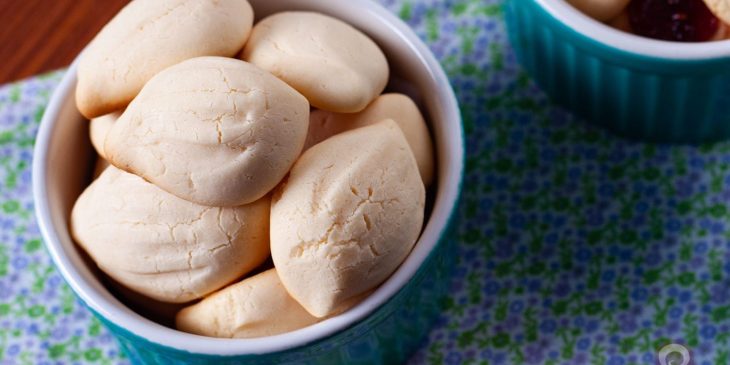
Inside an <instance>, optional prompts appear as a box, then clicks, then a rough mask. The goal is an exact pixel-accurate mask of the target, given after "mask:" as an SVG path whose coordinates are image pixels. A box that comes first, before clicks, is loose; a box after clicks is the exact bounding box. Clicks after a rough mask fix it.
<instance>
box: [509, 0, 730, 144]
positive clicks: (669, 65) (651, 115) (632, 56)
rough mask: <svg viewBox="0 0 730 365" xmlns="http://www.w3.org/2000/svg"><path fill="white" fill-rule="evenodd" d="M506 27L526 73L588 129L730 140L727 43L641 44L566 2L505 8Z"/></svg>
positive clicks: (661, 138) (658, 138)
mask: <svg viewBox="0 0 730 365" xmlns="http://www.w3.org/2000/svg"><path fill="white" fill-rule="evenodd" d="M505 20H506V23H507V27H508V31H509V38H510V41H511V43H512V46H513V48H514V49H515V52H516V55H517V58H518V60H519V61H520V63H521V64H522V66H523V67H524V68H525V69H526V70H527V71H528V72H529V73H530V74H531V75H532V77H533V78H534V80H535V81H536V82H537V84H538V85H539V86H540V87H541V88H542V89H543V90H544V91H545V92H546V93H547V94H548V95H549V96H550V97H551V98H552V99H553V100H554V101H555V102H557V103H559V104H561V105H563V106H565V107H567V108H568V109H570V110H572V111H574V112H575V113H576V114H577V115H579V116H581V117H583V118H584V119H586V120H587V121H589V122H590V123H594V124H598V125H600V126H603V127H606V128H608V129H610V130H612V131H615V132H617V133H619V134H621V135H624V136H629V137H633V138H638V139H641V140H646V141H655V142H683V143H696V142H708V141H715V140H720V139H726V138H730V41H728V40H725V41H718V42H703V43H693V44H690V43H679V42H667V41H658V40H653V39H648V38H643V37H639V36H636V35H633V34H629V33H626V32H622V31H619V30H616V29H613V28H611V27H609V26H607V25H604V24H602V23H600V22H597V21H595V20H593V19H591V18H589V17H588V16H586V15H584V14H583V13H581V12H580V11H578V10H576V9H575V8H573V7H572V6H570V5H569V4H568V3H567V2H566V1H564V0H506V3H505Z"/></svg>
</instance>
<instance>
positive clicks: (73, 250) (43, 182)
mask: <svg viewBox="0 0 730 365" xmlns="http://www.w3.org/2000/svg"><path fill="white" fill-rule="evenodd" d="M249 1H250V3H251V5H252V6H253V8H254V10H255V13H256V18H257V19H260V18H262V17H264V16H266V15H269V14H271V13H275V12H280V11H285V10H309V11H318V12H321V13H325V14H329V15H332V16H334V17H337V18H340V19H342V20H344V21H346V22H348V23H350V24H352V25H353V26H355V27H357V28H359V29H360V30H362V31H364V32H365V33H367V34H368V35H369V36H370V37H372V38H373V39H374V40H375V41H376V42H377V43H378V44H379V45H380V47H381V48H382V49H383V51H384V52H385V54H386V55H387V56H388V59H389V63H390V65H391V83H390V84H389V86H388V89H389V90H390V91H398V92H403V93H406V94H409V95H410V96H411V97H412V98H413V99H414V100H415V101H416V102H417V103H418V105H419V106H420V107H421V110H422V111H423V112H424V114H426V118H427V120H428V121H429V124H430V125H429V127H430V130H431V134H432V136H433V138H434V146H435V155H436V160H437V161H436V162H437V178H436V181H435V184H434V187H432V190H434V191H435V194H434V195H433V199H432V201H433V206H432V209H431V215H430V218H429V219H428V221H427V223H426V224H425V226H424V227H425V228H424V231H423V233H422V235H421V238H420V239H419V242H418V243H417V244H416V246H415V248H414V250H413V251H412V252H411V254H410V256H409V257H408V259H407V260H406V262H404V263H403V264H402V265H401V267H400V268H399V269H398V270H397V271H396V273H394V274H393V275H392V276H391V277H390V278H389V279H388V281H386V282H385V283H384V284H382V285H381V286H380V287H379V288H378V289H377V290H376V291H375V292H374V293H373V294H371V295H370V296H369V297H368V298H367V299H366V300H364V301H363V302H362V303H360V304H359V305H357V306H356V307H354V308H352V309H351V310H349V311H347V312H345V313H343V314H341V315H339V316H336V317H333V318H330V319H327V320H325V321H323V322H320V323H318V324H316V325H313V326H310V327H307V328H304V329H301V330H297V331H293V332H289V333H286V334H282V335H277V336H270V337H265V338H257V339H215V338H208V337H202V336H197V335H192V334H187V333H183V332H180V331H176V330H174V329H171V328H168V327H165V326H163V325H160V324H158V323H156V322H153V321H151V320H149V319H147V318H145V317H143V316H141V315H140V314H138V313H136V312H134V311H132V310H131V309H129V308H128V307H127V306H125V305H124V304H122V303H121V302H120V301H119V300H118V299H117V298H116V297H115V296H114V295H112V293H111V292H110V291H109V290H108V289H107V288H106V287H105V285H103V283H102V281H100V279H99V278H98V276H97V273H96V272H95V271H96V268H95V267H93V265H92V268H90V266H89V265H87V264H86V263H85V260H84V254H83V253H82V252H80V249H79V248H77V246H76V245H75V244H74V243H73V241H72V239H71V237H70V235H69V231H68V217H69V214H70V211H71V208H72V206H73V203H74V201H75V200H76V198H77V197H78V195H79V194H80V193H81V191H83V189H84V188H85V187H86V186H87V185H88V183H89V181H90V177H91V171H92V170H93V169H92V162H93V158H94V157H93V156H94V152H93V149H92V147H91V145H90V142H89V139H88V121H86V120H85V119H84V118H83V117H82V116H81V115H80V114H79V113H78V111H77V110H76V107H75V100H74V94H75V92H74V88H75V84H76V75H75V74H76V67H75V64H74V65H72V66H71V68H70V70H69V72H68V73H67V74H66V76H65V78H64V79H63V81H62V82H61V85H60V86H59V87H58V89H57V90H56V93H55V94H54V96H53V98H52V100H51V103H50V104H49V106H48V108H47V111H46V114H45V116H44V119H43V122H42V125H41V129H40V132H39V135H38V139H37V142H36V151H35V161H34V167H33V169H34V170H33V175H34V176H33V184H34V195H35V199H36V211H37V216H38V221H39V225H40V227H41V231H42V232H43V235H44V238H45V241H46V245H47V247H48V250H49V252H50V254H51V256H52V258H53V260H54V262H55V263H56V265H57V267H58V268H59V270H60V272H61V274H62V275H63V276H64V278H65V279H66V281H67V282H68V283H69V284H70V285H71V287H72V288H73V290H74V291H75V292H76V293H77V294H78V295H79V297H80V298H81V299H82V300H83V301H84V302H85V303H86V304H87V305H88V306H89V307H91V308H92V309H93V310H94V311H96V312H97V313H98V314H100V315H101V316H103V317H105V318H106V319H107V320H109V321H111V322H113V323H116V324H118V325H119V326H121V327H123V328H125V329H126V330H127V331H129V332H131V333H133V334H136V335H138V336H140V337H143V338H146V339H147V340H149V341H152V342H155V343H158V344H161V345H164V346H167V347H171V348H176V349H181V350H184V351H189V352H193V353H202V354H214V355H239V354H257V353H268V352H274V351H282V350H286V349H290V348H293V347H297V346H301V345H304V344H306V343H309V342H312V341H316V340H318V339H322V338H324V337H326V336H328V335H331V334H333V333H336V332H337V331H339V330H342V329H344V328H346V327H348V326H350V325H352V324H354V323H355V322H357V321H359V320H362V319H363V318H365V317H366V316H367V315H368V314H369V313H371V312H372V311H373V310H375V309H376V308H377V307H379V306H380V305H382V304H383V303H385V302H387V300H388V299H389V298H391V297H392V296H393V295H394V294H395V293H396V292H397V291H398V290H399V289H401V288H402V287H403V286H404V285H405V284H406V283H407V282H408V280H409V279H410V278H411V277H412V276H413V275H414V274H415V272H416V270H417V269H418V268H419V266H420V264H421V263H422V262H423V261H424V260H425V259H426V258H427V256H428V254H429V253H430V252H431V251H432V250H433V248H434V247H435V245H436V244H437V243H438V241H439V239H440V238H441V236H442V234H443V233H444V230H445V228H446V225H447V223H448V220H449V217H450V215H451V213H452V211H453V209H454V207H455V204H456V200H457V198H458V195H459V189H460V184H461V176H462V168H463V158H464V156H463V146H464V144H463V137H462V129H461V119H460V114H459V110H458V105H457V102H456V99H455V97H454V95H453V91H452V89H451V87H450V85H449V83H448V79H447V78H446V76H445V75H444V73H443V70H442V69H441V68H440V66H439V65H438V62H437V61H436V60H435V59H434V58H433V56H432V55H431V54H430V52H429V51H428V50H427V48H426V47H425V45H424V44H423V43H422V42H421V41H420V40H419V39H418V38H417V37H416V36H415V34H414V33H413V32H412V31H411V30H410V29H409V28H408V27H407V26H406V25H405V24H404V23H402V22H401V21H400V20H398V19H397V18H395V17H394V16H393V15H391V14H390V13H388V12H387V11H386V10H385V9H383V8H382V7H380V6H379V5H377V4H375V3H374V2H371V1H367V0H364V1H363V0H357V1H347V2H332V1H328V0H309V1H300V0H277V1H266V0H249Z"/></svg>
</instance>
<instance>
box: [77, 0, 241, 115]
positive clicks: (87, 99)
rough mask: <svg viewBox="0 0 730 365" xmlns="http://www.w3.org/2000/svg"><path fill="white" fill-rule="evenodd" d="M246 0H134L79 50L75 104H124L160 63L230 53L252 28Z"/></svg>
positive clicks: (87, 109) (87, 107)
mask: <svg viewBox="0 0 730 365" xmlns="http://www.w3.org/2000/svg"><path fill="white" fill-rule="evenodd" d="M252 25H253V9H252V8H251V6H250V5H249V3H248V1H246V0H135V1H132V2H130V3H129V5H127V6H125V7H124V9H122V10H121V11H120V12H119V13H118V14H117V15H116V16H115V17H114V19H112V20H111V21H110V22H109V23H108V24H107V25H106V26H105V27H104V28H103V29H102V30H101V31H100V32H99V34H97V35H96V37H95V38H94V39H93V40H92V41H91V43H89V45H88V46H87V47H86V49H85V50H84V51H83V52H82V54H81V56H80V59H79V64H78V85H77V88H76V104H77V106H78V109H79V111H80V112H81V114H83V115H84V116H86V117H87V118H94V117H98V116H101V115H104V114H107V113H111V112H113V111H115V110H119V109H123V108H124V106H125V105H127V104H128V103H129V102H130V101H132V99H133V98H134V97H135V95H137V93H138V92H139V91H140V90H141V89H142V86H143V85H144V84H145V83H146V82H147V81H148V80H149V79H150V78H152V76H154V75H155V74H156V73H158V72H160V71H162V70H163V69H165V68H167V67H169V66H172V65H174V64H176V63H178V62H181V61H184V60H186V59H189V58H193V57H199V56H225V57H232V56H234V55H236V53H238V52H239V51H240V50H241V48H243V45H244V43H246V40H247V39H248V36H249V34H250V33H251V28H252Z"/></svg>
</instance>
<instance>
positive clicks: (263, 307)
mask: <svg viewBox="0 0 730 365" xmlns="http://www.w3.org/2000/svg"><path fill="white" fill-rule="evenodd" d="M317 322H319V319H318V318H316V317H313V316H312V315H310V314H309V313H307V311H306V310H304V308H302V306H301V305H299V303H297V301H296V300H294V299H293V298H292V297H291V296H290V295H289V293H287V291H286V289H284V286H283V285H282V284H281V281H280V280H279V276H278V275H277V274H276V270H275V269H270V270H268V271H264V272H262V273H260V274H258V275H256V276H252V277H250V278H247V279H244V280H243V281H241V282H239V283H236V284H232V285H230V286H228V287H226V288H224V289H221V290H219V291H217V292H215V293H213V294H211V295H209V296H207V297H205V298H204V299H203V300H202V301H200V302H198V303H196V304H193V305H191V306H189V307H186V308H183V309H182V310H181V311H180V312H178V314H177V316H176V318H175V326H176V327H177V329H179V330H181V331H185V332H189V333H194V334H197V335H203V336H211V337H222V338H252V337H263V336H273V335H278V334H281V333H285V332H289V331H294V330H297V329H300V328H304V327H307V326H309V325H311V324H314V323H317Z"/></svg>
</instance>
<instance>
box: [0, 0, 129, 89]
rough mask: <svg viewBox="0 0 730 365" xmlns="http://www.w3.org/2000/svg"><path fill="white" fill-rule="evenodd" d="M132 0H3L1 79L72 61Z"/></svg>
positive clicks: (0, 5) (0, 10)
mask: <svg viewBox="0 0 730 365" xmlns="http://www.w3.org/2000/svg"><path fill="white" fill-rule="evenodd" d="M127 2H129V0H0V62H2V66H1V67H0V84H3V83H6V82H9V81H15V80H19V79H22V78H25V77H28V76H32V75H36V74H39V73H42V72H46V71H50V70H54V69H57V68H61V67H65V66H68V65H69V64H70V63H71V61H73V59H74V58H75V57H76V55H77V54H78V53H79V52H80V51H81V49H82V48H84V46H85V45H86V44H87V43H89V41H90V40H91V39H92V38H93V37H94V35H95V34H96V33H97V32H98V31H99V29H101V28H102V27H103V26H104V24H106V22H108V21H109V19H111V18H112V17H113V16H114V14H116V13H117V12H118V11H119V9H121V8H122V7H123V6H124V4H126V3H127Z"/></svg>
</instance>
